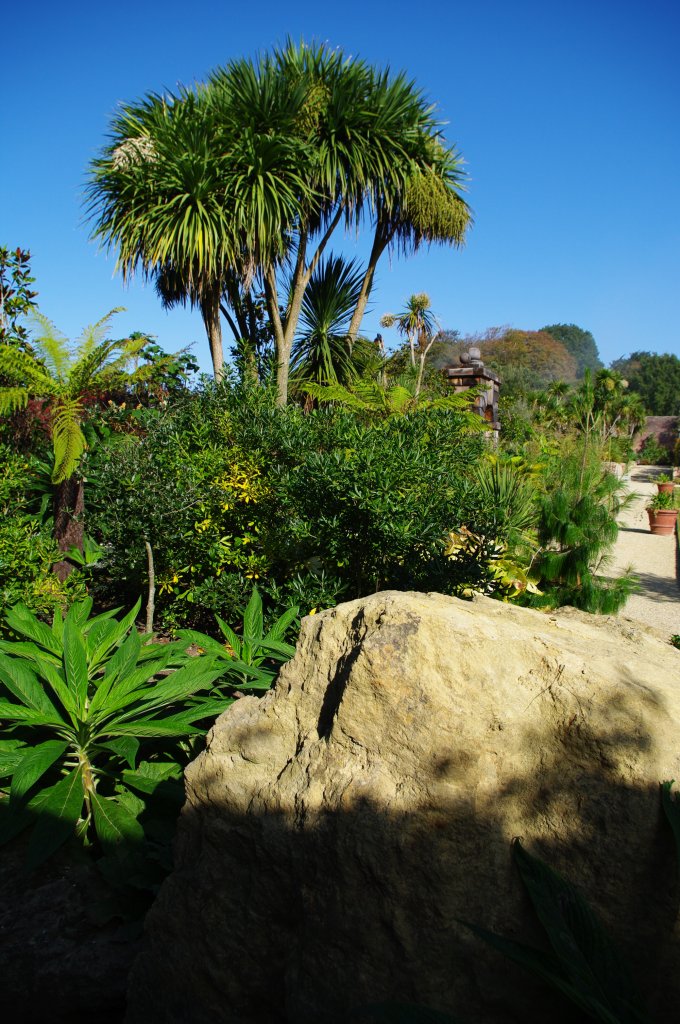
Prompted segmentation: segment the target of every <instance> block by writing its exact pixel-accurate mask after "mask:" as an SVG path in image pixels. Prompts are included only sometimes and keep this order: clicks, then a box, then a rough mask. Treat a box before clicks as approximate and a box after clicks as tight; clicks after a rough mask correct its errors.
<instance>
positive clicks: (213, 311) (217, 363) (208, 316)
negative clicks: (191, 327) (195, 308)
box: [200, 285, 224, 382]
mask: <svg viewBox="0 0 680 1024" xmlns="http://www.w3.org/2000/svg"><path fill="white" fill-rule="evenodd" d="M200 306H201V316H202V317H203V323H204V324H205V332H206V334H207V335H208V343H209V345H210V357H211V359H212V364H213V376H214V378H215V380H216V381H217V382H219V381H221V380H222V376H223V372H224V352H223V350H222V324H221V323H220V289H219V285H213V286H212V287H211V288H210V289H209V290H207V291H206V292H205V293H204V294H203V295H202V296H201V302H200Z"/></svg>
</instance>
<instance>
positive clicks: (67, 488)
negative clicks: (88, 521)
mask: <svg viewBox="0 0 680 1024" xmlns="http://www.w3.org/2000/svg"><path fill="white" fill-rule="evenodd" d="M117 312H120V310H118V309H114V310H112V311H111V312H110V313H107V315H106V316H104V317H102V319H101V320H98V321H97V323H96V324H93V325H92V326H90V327H86V328H85V330H84V331H83V333H82V335H81V337H80V338H78V339H77V341H76V342H75V344H74V345H70V344H69V342H68V340H67V339H66V338H65V337H64V336H63V335H62V334H60V333H59V332H58V331H57V329H56V328H55V326H54V324H52V323H51V322H50V320H48V319H47V317H46V316H43V315H42V314H41V313H37V312H36V313H34V314H33V318H34V320H35V323H36V325H37V328H38V331H39V333H37V334H36V336H34V337H32V338H31V347H32V351H31V353H29V352H23V351H19V350H18V349H15V348H11V347H9V346H2V347H0V377H1V378H2V379H3V380H4V381H6V382H8V383H7V384H5V385H4V386H2V387H0V415H2V416H6V415H9V414H10V413H12V412H14V411H15V410H17V409H23V408H25V407H26V405H27V403H28V400H29V398H38V399H42V400H43V401H44V402H45V403H46V408H47V413H48V416H49V424H50V429H51V433H52V447H53V453H54V467H53V470H52V483H53V484H55V485H56V486H55V493H54V536H55V540H56V541H57V544H58V545H59V549H60V550H61V551H68V550H69V549H70V548H72V547H77V548H79V549H80V550H81V551H82V547H83V512H84V489H83V477H82V475H81V474H80V473H79V472H78V468H79V465H80V462H81V460H82V457H83V454H84V452H85V450H86V448H87V439H86V437H85V433H84V431H83V426H84V423H85V420H86V417H87V408H86V400H87V399H88V398H89V397H93V396H96V394H97V393H98V392H101V391H106V390H111V389H115V388H119V387H121V386H123V385H125V384H128V383H131V382H134V381H141V380H143V379H144V378H145V376H146V375H147V374H148V373H149V372H150V371H151V369H152V368H151V367H140V368H138V369H135V370H134V372H132V373H128V372H127V369H126V368H127V367H128V366H129V365H130V364H131V363H132V362H134V360H135V359H136V357H137V356H138V355H139V353H140V352H141V350H142V348H143V347H144V345H145V344H146V343H147V340H148V339H147V337H146V335H138V336H137V337H136V338H126V339H123V340H119V341H111V340H110V339H107V338H106V335H107V333H108V331H109V322H110V320H111V317H112V316H113V315H114V313H117ZM72 568H73V567H72V565H71V564H70V563H69V562H68V561H66V560H63V561H61V562H57V564H56V565H55V566H54V571H55V572H56V573H57V575H58V576H59V577H60V578H61V579H64V578H65V577H66V576H67V575H68V574H69V572H70V571H71V569H72Z"/></svg>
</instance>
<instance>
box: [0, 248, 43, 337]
mask: <svg viewBox="0 0 680 1024" xmlns="http://www.w3.org/2000/svg"><path fill="white" fill-rule="evenodd" d="M30 260H31V254H30V252H28V251H27V250H25V249H19V248H17V249H12V250H9V249H7V248H6V247H5V246H0V345H11V346H12V347H14V348H16V349H19V350H22V351H27V350H28V349H29V348H30V346H29V344H28V330H27V328H26V325H25V324H24V323H23V322H22V321H23V320H24V319H25V318H26V316H27V315H28V314H29V313H30V312H31V310H33V309H35V299H36V296H37V294H38V293H37V292H34V291H33V290H32V288H31V285H32V284H34V282H35V278H34V277H32V276H31V267H30Z"/></svg>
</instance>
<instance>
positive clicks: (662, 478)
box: [656, 473, 675, 494]
mask: <svg viewBox="0 0 680 1024" xmlns="http://www.w3.org/2000/svg"><path fill="white" fill-rule="evenodd" d="M656 486H657V490H658V492H659V494H672V493H673V488H674V487H675V484H674V483H673V481H672V480H671V478H670V477H669V476H668V474H667V473H659V475H658V476H657V478H656Z"/></svg>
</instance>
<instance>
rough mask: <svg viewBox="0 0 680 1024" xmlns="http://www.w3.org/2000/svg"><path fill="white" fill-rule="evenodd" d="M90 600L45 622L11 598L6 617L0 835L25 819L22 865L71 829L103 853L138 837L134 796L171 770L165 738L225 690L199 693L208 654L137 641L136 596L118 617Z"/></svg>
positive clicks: (173, 763) (175, 735) (187, 727)
mask: <svg viewBox="0 0 680 1024" xmlns="http://www.w3.org/2000/svg"><path fill="white" fill-rule="evenodd" d="M91 610H92V601H91V600H90V599H87V600H85V601H82V602H78V603H76V604H73V605H72V606H71V609H70V610H69V612H68V614H67V616H66V618H65V619H62V617H61V614H56V615H55V618H54V621H53V624H52V627H51V628H50V627H49V626H47V625H45V623H43V622H41V621H40V620H39V619H38V618H36V616H34V615H32V614H31V613H30V612H29V611H28V609H27V608H25V607H24V606H22V605H16V606H15V607H14V608H12V609H10V611H9V612H8V613H7V623H8V625H9V627H10V629H11V630H12V632H13V633H14V634H15V635H17V636H18V637H20V638H21V639H19V640H15V641H2V642H0V686H2V688H3V689H4V691H5V698H4V699H2V700H1V701H0V720H2V722H3V731H2V738H1V739H0V778H3V779H7V780H8V782H7V783H6V797H5V799H4V800H2V801H1V802H0V813H1V814H2V818H1V820H0V841H2V842H7V841H9V840H10V839H11V838H13V837H14V836H15V835H17V834H18V833H20V832H21V831H23V830H24V829H26V828H31V830H32V831H31V837H30V840H29V844H28V854H27V857H28V865H29V867H33V866H35V865H36V864H38V863H40V862H41V861H42V860H44V859H46V858H47V857H49V856H50V855H51V854H52V853H53V852H54V851H55V850H57V849H58V848H59V847H60V846H61V845H63V844H64V843H65V842H67V841H68V840H69V839H70V838H72V837H73V836H74V835H78V836H80V837H81V838H82V839H83V840H85V841H87V842H88V843H92V842H94V841H95V839H96V841H97V843H98V845H99V846H100V848H101V849H102V850H104V851H105V852H111V851H115V850H116V849H117V848H118V847H120V846H121V845H123V844H131V845H133V846H135V845H138V844H140V843H141V842H142V840H143V838H144V832H143V827H142V824H141V823H140V815H141V813H142V811H143V810H144V808H145V801H146V798H147V797H148V796H153V795H154V794H155V793H156V792H157V790H158V789H159V788H160V787H162V786H163V784H164V783H166V782H168V780H177V779H178V778H179V777H180V775H181V766H180V764H179V761H178V758H177V753H176V745H177V742H178V741H180V740H185V739H187V738H188V737H191V736H195V735H201V734H202V733H203V732H204V729H203V728H202V727H201V725H200V724H198V723H200V722H202V721H204V720H206V719H211V718H214V717H216V716H217V715H218V714H219V713H220V712H221V711H222V710H224V709H225V708H226V707H228V706H229V704H230V703H231V701H232V699H233V698H231V697H225V696H223V695H221V694H220V693H219V692H218V693H215V692H211V691H212V689H213V686H214V684H215V682H216V680H218V679H219V678H220V676H221V675H222V673H223V668H222V666H221V665H219V666H218V665H216V664H215V660H214V659H213V658H210V657H197V658H189V657H187V656H185V654H184V650H185V647H186V644H185V643H173V644H152V643H147V644H143V643H142V639H141V638H140V636H139V634H138V633H137V631H136V629H135V628H134V619H135V616H136V614H137V612H138V611H139V604H137V605H136V606H135V607H134V608H133V609H132V610H131V611H130V612H129V613H128V614H127V615H126V616H125V617H124V618H123V619H121V620H120V621H118V620H116V619H115V617H114V614H115V613H114V612H113V611H110V612H105V613H103V614H101V615H97V616H95V617H93V618H91V617H90V613H91ZM204 691H208V693H207V694H205V693H204ZM198 694H203V695H202V696H200V697H197V695H198Z"/></svg>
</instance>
